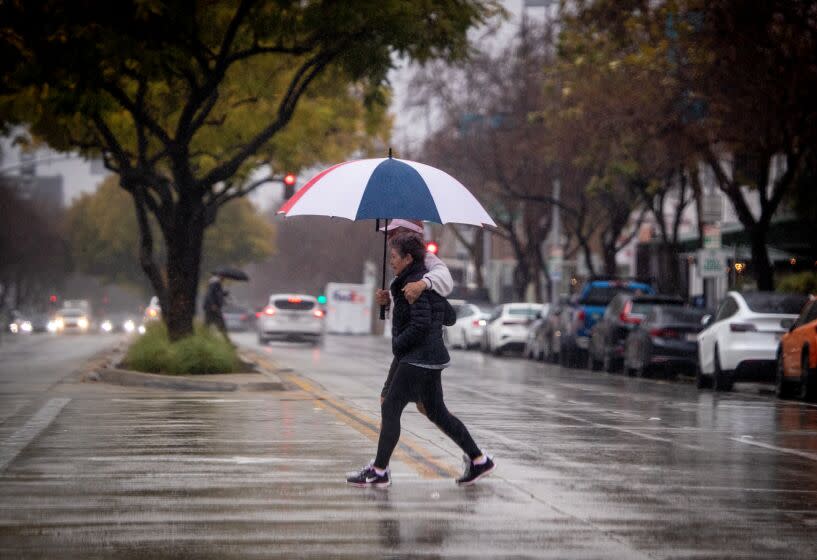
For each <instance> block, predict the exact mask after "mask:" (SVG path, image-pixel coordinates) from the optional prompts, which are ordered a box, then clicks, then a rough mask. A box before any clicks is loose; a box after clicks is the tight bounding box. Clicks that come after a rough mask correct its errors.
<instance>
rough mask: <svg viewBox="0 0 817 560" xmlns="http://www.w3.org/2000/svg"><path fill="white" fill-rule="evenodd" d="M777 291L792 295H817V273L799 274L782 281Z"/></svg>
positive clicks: (778, 284)
mask: <svg viewBox="0 0 817 560" xmlns="http://www.w3.org/2000/svg"><path fill="white" fill-rule="evenodd" d="M777 291H778V292H785V293H791V294H817V273H815V272H798V273H797V274H791V275H789V276H786V277H785V278H783V279H781V280H780V282H778V283H777Z"/></svg>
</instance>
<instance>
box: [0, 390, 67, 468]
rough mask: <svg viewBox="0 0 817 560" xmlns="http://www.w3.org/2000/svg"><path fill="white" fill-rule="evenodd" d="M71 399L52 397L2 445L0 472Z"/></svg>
mask: <svg viewBox="0 0 817 560" xmlns="http://www.w3.org/2000/svg"><path fill="white" fill-rule="evenodd" d="M69 402H71V399H51V400H49V401H48V402H47V403H45V405H43V407H42V408H41V409H40V410H38V411H37V413H36V414H35V415H34V416H32V417H31V419H30V420H29V421H28V422H26V423H25V425H24V426H22V427H21V428H20V429H18V430H17V431H16V432H14V433H13V434H11V436H9V438H8V439H7V440H6V441H4V442H3V444H2V445H0V472H2V471H4V470H5V469H6V467H7V466H8V465H9V464H10V463H11V462H12V461H13V460H14V459H15V458H16V457H17V455H19V453H20V452H21V451H22V450H23V449H25V448H26V446H27V445H28V444H29V443H31V441H32V440H33V439H34V438H36V437H37V436H38V435H40V433H41V432H42V431H43V430H45V429H46V428H47V427H48V426H50V425H51V422H53V421H54V419H55V418H56V417H57V415H59V413H60V412H61V411H62V409H63V408H64V407H65V405H67V404H68V403H69Z"/></svg>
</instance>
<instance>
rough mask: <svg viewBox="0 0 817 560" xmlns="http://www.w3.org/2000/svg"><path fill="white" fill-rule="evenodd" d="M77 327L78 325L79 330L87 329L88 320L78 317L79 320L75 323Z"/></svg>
mask: <svg viewBox="0 0 817 560" xmlns="http://www.w3.org/2000/svg"><path fill="white" fill-rule="evenodd" d="M77 325H79V328H81V329H87V328H88V319H86V318H85V317H80V318H79V320H78V321H77Z"/></svg>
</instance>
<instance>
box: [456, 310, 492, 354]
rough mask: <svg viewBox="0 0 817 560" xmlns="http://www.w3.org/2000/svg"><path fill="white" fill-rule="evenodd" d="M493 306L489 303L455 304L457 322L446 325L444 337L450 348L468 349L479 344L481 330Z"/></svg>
mask: <svg viewBox="0 0 817 560" xmlns="http://www.w3.org/2000/svg"><path fill="white" fill-rule="evenodd" d="M493 308H494V306H493V305H490V304H476V303H463V304H461V305H459V306H455V309H456V310H457V322H456V323H454V324H453V325H451V326H450V327H446V328H445V329H446V338H447V341H448V343H449V344H450V345H451V347H452V348H464V349H466V350H467V349H469V348H472V347H474V346H478V345H479V341H480V340H482V331H483V330H484V329H485V325H487V324H488V317H490V315H491V310H492V309H493Z"/></svg>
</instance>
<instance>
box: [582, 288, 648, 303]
mask: <svg viewBox="0 0 817 560" xmlns="http://www.w3.org/2000/svg"><path fill="white" fill-rule="evenodd" d="M635 292H636V290H635V289H634V288H629V287H627V286H592V287H591V288H590V291H588V292H587V295H586V296H584V297H583V298H582V299H581V300H579V304H580V305H595V306H602V305H607V304H608V303H610V302H611V301H613V298H614V297H616V295H618V294H622V293H623V294H634V293H635Z"/></svg>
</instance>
